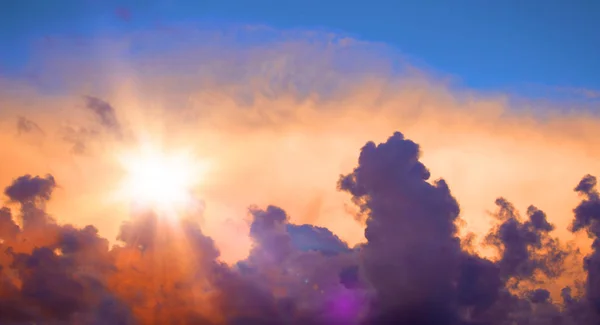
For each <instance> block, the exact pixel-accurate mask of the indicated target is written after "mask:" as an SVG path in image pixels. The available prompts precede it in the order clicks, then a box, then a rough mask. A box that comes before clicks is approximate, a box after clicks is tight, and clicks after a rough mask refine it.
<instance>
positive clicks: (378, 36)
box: [0, 0, 600, 98]
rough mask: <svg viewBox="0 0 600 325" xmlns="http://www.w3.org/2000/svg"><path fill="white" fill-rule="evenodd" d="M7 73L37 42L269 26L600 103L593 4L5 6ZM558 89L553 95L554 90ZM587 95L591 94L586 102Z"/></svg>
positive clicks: (506, 86)
mask: <svg viewBox="0 0 600 325" xmlns="http://www.w3.org/2000/svg"><path fill="white" fill-rule="evenodd" d="M4 8H5V10H2V13H0V15H2V16H0V17H1V18H2V24H3V25H2V31H1V33H2V34H1V35H2V37H0V41H1V42H2V46H3V48H5V49H8V50H4V51H2V54H1V55H2V63H3V64H2V65H3V66H4V69H5V70H8V71H12V72H17V71H22V69H23V67H24V66H25V65H26V59H27V57H29V56H30V55H31V51H32V49H31V46H30V43H31V41H32V40H34V39H39V38H42V37H45V36H52V35H69V36H72V37H77V36H82V35H102V34H106V33H118V32H119V31H127V30H132V29H140V28H144V27H147V26H151V25H154V24H169V23H173V22H177V23H182V22H194V23H199V22H201V23H204V24H214V25H216V26H218V25H222V24H226V23H237V24H244V23H245V24H265V25H268V26H272V27H275V28H285V29H289V28H311V29H324V30H331V31H341V32H344V33H347V34H349V35H352V36H354V37H356V38H359V39H364V40H369V41H374V42H384V43H386V44H389V45H391V46H393V47H394V48H396V49H397V50H399V51H401V52H402V53H403V54H404V55H407V56H410V57H411V58H413V59H414V60H415V61H417V62H419V63H421V64H423V65H425V66H426V67H429V68H432V69H435V70H437V71H443V72H444V73H446V74H450V75H452V76H453V77H455V78H457V79H458V80H459V81H460V82H461V83H463V84H464V85H466V86H468V87H472V88H475V89H481V90H489V91H498V90H503V91H511V92H515V93H517V94H519V95H521V94H523V95H528V96H538V97H543V96H548V95H555V96H559V97H561V96H562V97H565V96H567V97H569V96H571V97H578V96H579V97H585V98H589V97H598V96H597V95H598V94H596V92H597V91H598V89H600V78H598V75H600V63H599V61H598V60H597V58H598V57H600V45H599V44H600V32H599V31H600V19H598V17H600V4H598V2H597V1H590V0H577V1H562V0H551V1H544V3H543V4H542V3H540V2H537V1H516V0H514V1H513V0H510V1H495V2H490V1H473V0H461V1H452V2H450V1H435V0H431V1H413V0H409V1H386V0H374V1H354V0H353V1H337V0H330V1H312V0H309V1H270V0H258V1H252V2H248V1H231V0H227V1H166V0H161V1H154V2H153V1H94V0H86V1H68V0H60V1H53V2H39V1H31V0H28V1H11V0H8V1H5V2H4ZM557 89H558V90H557ZM586 90H588V92H587V95H586V92H585V91H586Z"/></svg>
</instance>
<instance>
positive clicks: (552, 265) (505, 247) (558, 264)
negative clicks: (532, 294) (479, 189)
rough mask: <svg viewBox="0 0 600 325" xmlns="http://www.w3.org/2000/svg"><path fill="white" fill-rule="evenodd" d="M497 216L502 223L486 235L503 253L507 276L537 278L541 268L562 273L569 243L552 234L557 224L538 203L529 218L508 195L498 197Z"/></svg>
mask: <svg viewBox="0 0 600 325" xmlns="http://www.w3.org/2000/svg"><path fill="white" fill-rule="evenodd" d="M496 205H497V206H498V208H499V211H498V212H497V214H496V216H497V218H498V219H499V220H500V222H501V223H500V224H499V225H498V226H497V227H496V228H495V229H493V230H492V232H491V233H490V234H488V235H487V237H486V242H487V243H488V244H490V245H493V246H495V247H496V248H497V249H498V252H499V253H500V256H501V258H500V260H499V261H498V265H499V267H500V274H501V276H502V277H503V278H504V279H510V278H513V279H515V280H516V281H515V284H518V282H519V281H521V280H528V279H529V280H531V279H533V277H534V275H535V273H536V272H537V271H539V272H542V273H543V274H544V275H546V276H548V277H556V276H558V275H560V273H561V271H562V266H563V263H564V260H565V258H566V257H567V256H568V255H569V254H570V252H569V251H568V250H567V248H566V247H561V245H560V242H559V241H558V240H557V239H554V238H552V237H550V236H549V232H550V231H552V230H553V229H554V226H553V225H551V224H550V223H548V221H547V220H546V215H545V213H544V212H542V211H541V210H539V209H537V208H536V207H534V206H530V207H529V208H528V209H527V216H528V220H526V221H521V217H520V216H519V214H518V212H517V211H516V209H515V208H514V206H513V205H512V204H511V203H510V202H508V201H507V200H506V199H504V198H498V199H497V200H496Z"/></svg>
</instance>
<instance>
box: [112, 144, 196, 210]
mask: <svg viewBox="0 0 600 325" xmlns="http://www.w3.org/2000/svg"><path fill="white" fill-rule="evenodd" d="M120 161H121V165H122V166H123V167H124V169H125V172H126V174H125V179H124V180H123V185H122V186H121V191H120V192H121V194H122V195H124V196H126V197H128V198H129V199H130V200H131V201H132V203H134V204H136V205H138V206H142V207H144V208H151V209H154V210H160V211H162V212H173V211H178V210H181V209H186V208H189V207H190V205H191V204H193V190H194V188H195V186H197V185H198V184H199V183H200V181H201V180H202V177H203V174H204V172H205V170H206V164H205V163H202V162H199V161H195V160H194V159H192V157H191V155H190V153H189V152H188V151H182V152H177V153H166V152H163V151H161V150H157V149H156V148H153V147H152V146H149V145H145V146H142V147H141V150H139V152H135V153H128V154H124V155H122V156H121V157H120Z"/></svg>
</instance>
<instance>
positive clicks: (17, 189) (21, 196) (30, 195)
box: [4, 175, 56, 203]
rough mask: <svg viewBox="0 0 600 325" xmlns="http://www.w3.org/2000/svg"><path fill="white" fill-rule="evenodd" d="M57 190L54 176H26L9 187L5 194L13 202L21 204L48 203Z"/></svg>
mask: <svg viewBox="0 0 600 325" xmlns="http://www.w3.org/2000/svg"><path fill="white" fill-rule="evenodd" d="M55 188H56V181H55V180H54V177H53V176H52V175H47V176H46V177H39V176H35V177H32V176H31V175H24V176H21V177H19V178H17V179H16V180H15V181H14V182H13V183H12V184H11V185H10V186H9V187H7V188H6V189H5V190H4V194H5V195H6V196H7V197H8V198H9V199H10V200H11V201H15V202H19V203H26V202H33V201H38V200H39V201H47V200H49V199H50V196H51V195H52V192H53V191H54V189H55Z"/></svg>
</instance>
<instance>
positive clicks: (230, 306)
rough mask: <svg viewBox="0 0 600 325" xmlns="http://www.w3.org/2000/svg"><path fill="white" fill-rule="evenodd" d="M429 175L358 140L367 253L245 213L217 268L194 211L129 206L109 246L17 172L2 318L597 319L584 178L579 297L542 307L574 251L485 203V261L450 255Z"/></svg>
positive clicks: (585, 324)
mask: <svg viewBox="0 0 600 325" xmlns="http://www.w3.org/2000/svg"><path fill="white" fill-rule="evenodd" d="M429 177H430V173H429V171H428V169H427V168H426V166H425V165H424V164H423V163H421V162H420V148H419V146H418V145H417V144H416V143H415V142H413V141H411V140H409V139H407V138H405V136H404V135H403V134H402V133H399V132H397V133H394V134H393V135H392V136H391V137H390V138H388V139H387V141H385V142H383V143H380V144H376V143H374V142H368V143H367V144H366V145H365V146H363V148H362V149H361V151H360V155H359V159H358V164H357V166H356V168H354V169H353V170H352V171H351V172H350V173H348V174H346V175H342V176H341V177H340V180H339V183H338V187H339V189H340V190H341V191H343V192H345V193H348V194H349V195H350V196H351V198H352V200H353V202H354V203H355V204H357V205H358V207H359V210H360V211H361V213H362V214H363V216H364V218H365V220H366V229H365V237H366V239H367V241H366V242H365V243H362V244H360V245H357V246H356V247H354V248H349V247H348V245H347V244H346V243H344V242H343V241H341V240H340V239H339V238H338V237H337V236H336V235H335V234H333V233H332V232H331V231H329V230H328V229H326V228H322V227H316V226H312V225H295V224H291V223H290V218H289V216H288V214H287V213H286V212H285V210H284V209H282V208H280V207H276V206H267V207H266V208H264V209H261V208H258V207H252V208H250V210H249V214H250V217H251V222H252V223H251V225H250V231H249V235H250V237H251V239H252V242H253V246H252V249H251V251H250V253H249V256H248V257H247V259H245V260H243V261H240V262H239V263H237V265H235V266H233V267H230V266H228V265H226V264H224V263H222V262H221V261H220V260H219V251H218V250H217V248H216V246H215V244H214V242H213V240H212V239H211V238H210V237H208V236H206V235H205V234H204V233H203V232H202V229H201V228H200V227H199V225H198V222H196V221H195V220H197V219H198V217H200V216H186V217H184V218H182V219H180V220H177V221H174V222H173V221H171V222H166V221H165V220H164V219H163V218H160V217H159V216H158V215H157V214H156V213H154V212H152V211H144V212H140V211H138V212H136V213H134V214H133V215H132V216H131V219H130V220H128V221H127V222H125V223H123V224H122V226H121V228H120V233H119V236H118V238H117V239H118V241H119V243H120V244H119V245H118V246H115V247H112V248H111V247H109V242H108V240H107V239H105V238H102V237H100V236H99V235H98V231H97V229H96V228H95V227H94V226H91V225H90V226H86V227H74V226H72V225H60V224H58V223H56V222H55V221H54V219H53V218H51V217H50V216H49V215H48V214H46V213H45V211H44V204H41V203H44V202H46V201H48V200H50V199H51V195H52V191H53V190H54V189H55V187H56V182H55V180H54V178H53V177H52V176H50V175H49V176H46V177H39V176H31V175H25V176H21V177H19V178H17V179H15V180H14V181H13V183H12V184H10V185H9V186H8V187H7V188H6V190H5V192H4V193H5V195H6V196H7V197H8V198H9V200H10V201H12V202H14V203H18V204H20V208H21V209H20V210H19V213H18V214H17V215H13V213H11V211H10V210H9V209H8V208H2V209H0V239H1V240H0V246H1V247H0V248H1V251H2V252H6V253H3V254H0V323H1V324H24V323H27V322H29V323H31V322H34V323H40V324H98V325H99V324H106V325H108V324H244V325H251V324H294V325H296V324H297V325H309V324H323V325H324V324H340V325H342V324H344V325H345V324H410V325H420V324H432V325H433V324H436V325H437V324H441V325H444V324H448V325H467V324H471V325H475V324H487V325H503V324H519V325H523V324H539V325H546V324H553V325H575V324H582V325H592V324H597V323H598V320H599V318H598V315H599V314H598V313H599V312H600V308H599V306H600V303H599V301H600V289H598V288H600V285H598V283H600V267H599V265H600V262H599V261H600V258H599V257H598V256H600V255H598V253H597V250H596V248H597V247H599V245H600V244H598V237H597V236H598V235H599V234H600V231H599V230H598V229H600V227H599V226H598V222H599V220H600V198H599V195H598V192H597V190H596V180H595V178H594V177H592V176H586V177H584V179H583V180H582V181H581V183H580V184H579V185H578V186H577V187H576V191H577V192H579V193H580V194H581V195H582V198H583V199H582V202H581V203H580V204H579V206H578V207H576V208H575V210H574V212H575V219H574V221H573V225H572V230H573V231H579V230H583V229H585V230H586V231H588V233H589V234H590V236H592V237H593V238H594V239H595V243H594V246H593V248H594V251H593V252H592V254H590V255H589V256H588V257H587V258H586V263H585V264H586V270H587V272H588V278H587V283H586V286H585V288H584V290H582V293H581V294H580V293H579V290H573V289H571V288H569V287H567V288H564V289H563V290H562V299H561V300H560V301H556V302H555V301H554V300H553V299H552V298H551V295H550V292H549V291H547V289H546V288H544V287H540V285H543V284H544V282H543V281H544V279H551V280H550V281H554V280H553V279H555V278H556V277H558V276H559V275H560V274H561V271H562V270H563V264H564V260H565V258H566V257H567V256H570V254H572V252H571V251H570V250H569V249H567V247H565V246H563V245H562V244H561V243H560V242H559V241H558V240H557V239H556V238H553V237H552V231H553V230H554V225H552V224H551V223H549V222H548V219H547V217H546V215H545V213H544V212H542V210H540V209H538V208H536V207H533V206H532V207H529V208H528V209H527V211H526V214H525V217H524V218H522V217H521V216H520V215H519V212H518V211H517V209H516V208H515V207H514V206H513V205H512V204H510V203H509V202H508V201H507V200H505V199H502V198H500V199H498V200H497V201H496V205H497V206H498V210H497V212H496V214H495V215H496V217H497V219H498V220H497V221H498V222H497V225H496V226H495V227H493V228H492V230H491V231H490V233H489V234H488V235H487V236H486V242H487V243H488V244H489V245H492V246H494V247H495V248H497V250H498V253H499V254H498V259H497V260H492V259H488V258H484V257H482V256H478V255H477V254H475V253H474V252H473V250H466V249H463V248H461V247H465V246H468V245H464V243H463V245H462V246H461V242H460V239H459V237H458V235H457V226H456V225H457V220H458V217H459V214H460V209H459V204H458V201H457V200H456V199H455V198H454V196H453V195H452V193H451V191H450V187H449V185H448V184H447V183H446V182H445V181H444V180H442V179H440V180H436V181H430V180H429ZM199 213H201V212H199ZM17 220H21V221H23V222H22V226H20V225H19V223H18V222H17ZM525 282H526V283H528V286H527V287H526V288H525V289H522V288H520V287H519V286H516V285H515V283H525ZM546 284H547V283H546Z"/></svg>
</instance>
